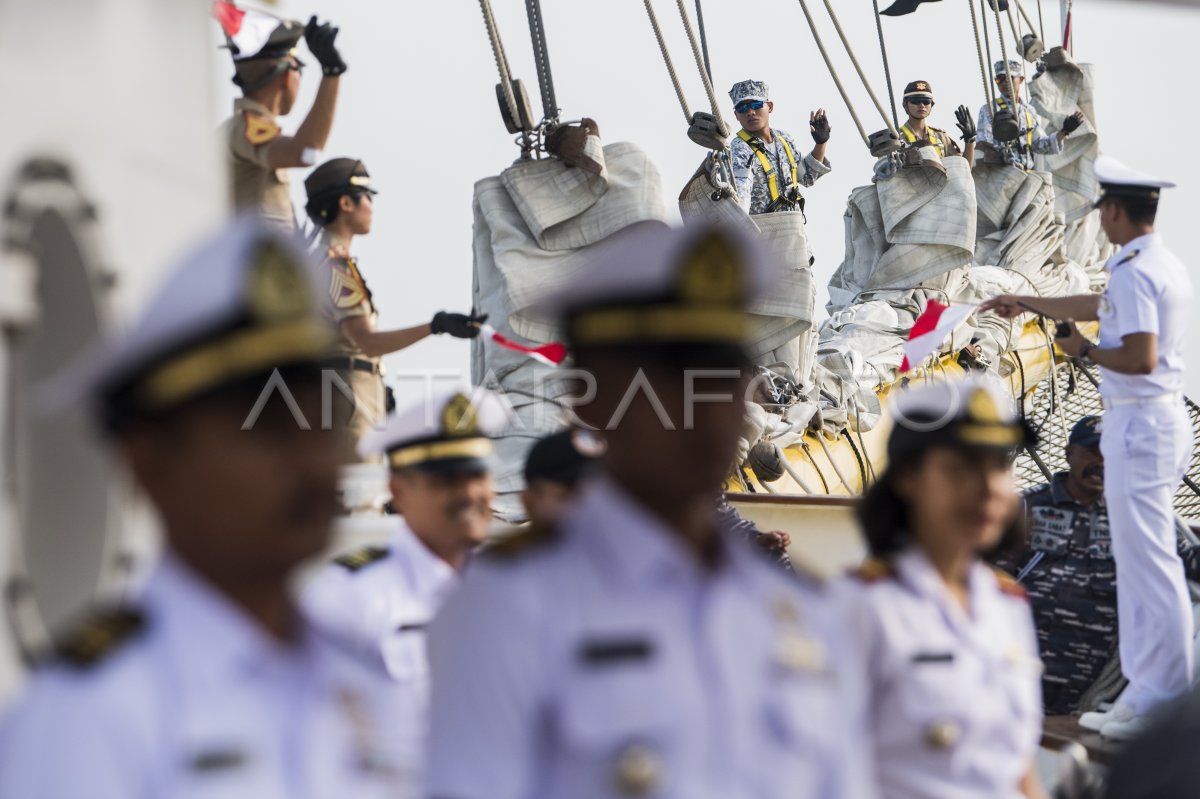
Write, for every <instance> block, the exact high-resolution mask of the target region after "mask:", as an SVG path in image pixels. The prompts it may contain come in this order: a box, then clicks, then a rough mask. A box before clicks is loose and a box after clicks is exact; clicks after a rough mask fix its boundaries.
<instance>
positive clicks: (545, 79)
mask: <svg viewBox="0 0 1200 799" xmlns="http://www.w3.org/2000/svg"><path fill="white" fill-rule="evenodd" d="M525 11H526V14H527V15H528V16H529V38H530V40H531V41H532V42H533V63H534V66H535V68H536V69H537V78H538V88H539V89H540V90H541V94H542V119H543V121H547V120H556V119H558V114H559V108H558V101H557V99H556V98H555V96H554V78H553V76H551V74H550V51H549V50H547V49H546V26H545V24H544V23H543V22H542V3H541V0H525Z"/></svg>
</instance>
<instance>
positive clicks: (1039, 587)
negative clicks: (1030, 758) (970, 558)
mask: <svg viewBox="0 0 1200 799" xmlns="http://www.w3.org/2000/svg"><path fill="white" fill-rule="evenodd" d="M1099 425H1100V417H1098V416H1085V417H1084V418H1082V419H1080V420H1079V421H1078V422H1076V423H1075V426H1074V427H1073V428H1072V430H1071V434H1070V436H1069V437H1068V439H1067V453H1066V454H1067V464H1068V466H1069V469H1068V470H1067V471H1065V472H1059V473H1057V474H1055V475H1054V477H1053V479H1051V481H1050V482H1049V483H1046V484H1045V485H1041V486H1037V487H1036V488H1032V489H1030V490H1029V492H1028V493H1027V494H1026V495H1025V508H1026V516H1027V519H1028V522H1029V535H1028V539H1027V541H1026V545H1025V547H1024V550H1023V551H1022V552H1021V553H1019V554H1017V555H1016V556H1015V557H1013V558H1012V559H1006V560H1005V561H1004V562H1002V563H1001V565H1002V566H1003V567H1004V568H1006V569H1008V570H1009V571H1010V572H1011V573H1013V574H1015V575H1016V576H1017V577H1018V578H1019V579H1020V581H1021V583H1022V584H1023V585H1024V586H1025V589H1026V590H1027V591H1028V592H1029V600H1030V603H1031V604H1032V606H1033V615H1034V623H1035V625H1036V627H1037V632H1038V647H1039V649H1040V650H1041V654H1042V663H1043V664H1044V665H1045V667H1046V670H1045V672H1044V673H1043V674H1042V697H1043V698H1042V702H1043V705H1044V707H1045V710H1046V713H1047V714H1049V715H1063V714H1068V713H1077V712H1078V711H1079V710H1081V709H1085V710H1086V709H1088V708H1080V707H1079V702H1080V699H1081V698H1082V697H1083V695H1084V694H1085V693H1086V692H1087V690H1088V689H1089V688H1090V687H1091V686H1092V684H1093V683H1094V682H1095V681H1096V679H1097V678H1098V677H1099V676H1100V673H1101V671H1103V670H1104V668H1105V666H1106V665H1107V664H1108V663H1109V661H1110V660H1111V659H1112V658H1113V657H1114V656H1115V655H1116V654H1117V582H1116V579H1117V575H1116V565H1115V564H1114V562H1113V556H1112V539H1111V536H1110V534H1109V527H1108V509H1107V507H1106V506H1105V503H1104V456H1103V455H1102V454H1101V453H1100V429H1099ZM1177 538H1178V546H1179V554H1180V557H1181V558H1182V559H1183V563H1184V569H1185V571H1186V572H1187V575H1188V578H1189V579H1191V580H1196V579H1198V578H1200V548H1197V547H1195V546H1193V545H1192V544H1191V542H1190V541H1188V540H1187V539H1186V538H1185V537H1184V536H1183V535H1182V534H1179V535H1178V536H1177Z"/></svg>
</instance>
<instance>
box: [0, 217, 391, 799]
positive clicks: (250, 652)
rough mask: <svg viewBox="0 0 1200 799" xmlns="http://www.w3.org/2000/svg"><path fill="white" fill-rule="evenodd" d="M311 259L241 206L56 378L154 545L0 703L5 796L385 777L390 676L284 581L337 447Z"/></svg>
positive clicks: (272, 788) (300, 551)
mask: <svg viewBox="0 0 1200 799" xmlns="http://www.w3.org/2000/svg"><path fill="white" fill-rule="evenodd" d="M310 268H311V265H309V264H307V263H306V261H305V256H304V254H303V253H302V252H300V251H299V250H298V249H297V248H296V245H295V244H294V243H293V242H292V241H291V240H290V237H288V238H286V239H285V238H284V237H283V234H281V233H276V232H269V231H268V230H267V229H266V228H265V227H264V223H262V222H259V221H253V220H242V221H240V222H238V223H236V224H234V225H233V227H231V228H230V229H229V230H227V231H226V232H225V233H224V234H222V235H221V236H219V237H218V238H216V239H215V240H213V241H211V242H210V243H208V244H207V245H206V246H204V247H203V248H201V249H200V250H199V251H198V252H197V253H196V254H194V255H193V256H192V257H191V258H190V259H188V261H187V262H186V263H185V264H184V265H183V266H182V267H181V268H180V269H179V270H178V271H177V272H174V273H173V274H172V275H171V277H170V278H169V279H168V281H167V283H166V285H165V287H164V288H163V290H162V291H161V292H160V293H159V294H158V295H157V297H156V298H155V300H154V301H153V302H152V303H151V305H150V306H149V308H148V309H147V310H146V311H145V313H144V314H142V316H141V317H140V319H139V320H137V321H136V322H135V323H134V325H133V326H132V328H131V329H130V332H129V333H128V334H127V335H125V336H121V337H118V338H115V339H114V340H113V341H110V342H106V344H107V345H108V346H106V347H104V348H103V349H102V350H100V351H99V353H98V354H97V355H95V357H89V358H88V360H87V362H86V363H85V364H83V365H81V367H79V368H78V369H76V370H73V371H72V373H71V375H70V376H69V377H68V378H67V380H66V381H65V384H64V385H60V386H58V388H59V389H60V390H59V391H56V392H54V395H55V396H56V397H58V398H59V399H62V398H63V396H64V394H74V395H75V396H78V397H79V399H80V401H86V402H89V403H90V404H91V405H92V406H93V407H94V408H95V410H96V411H97V413H98V415H99V416H100V418H101V420H102V422H103V424H104V425H105V427H106V428H107V431H108V433H109V434H110V436H111V439H112V441H113V443H114V445H115V446H116V448H117V450H118V451H119V453H120V455H121V460H122V462H123V465H124V466H126V467H127V468H128V469H129V470H130V472H131V473H132V475H133V477H134V479H135V480H136V482H137V483H138V485H139V486H140V487H141V488H142V489H143V490H144V492H145V494H146V496H147V498H148V499H149V500H150V502H151V503H152V504H153V506H154V507H155V509H156V510H157V511H158V513H159V516H160V518H161V520H162V526H163V532H164V537H165V540H166V552H165V555H164V556H163V557H162V559H161V561H160V562H159V563H158V564H157V565H156V567H155V569H154V571H153V573H152V574H151V576H150V578H149V582H148V584H147V585H146V586H145V587H144V589H142V590H138V591H136V592H135V596H134V598H133V599H131V600H130V601H129V602H127V603H125V604H123V605H121V606H119V607H116V608H113V609H110V610H107V611H98V612H96V613H95V615H94V616H93V618H91V619H90V620H89V621H87V622H86V623H84V624H83V625H82V626H81V627H80V629H79V630H78V631H77V632H76V633H74V634H73V635H70V636H68V637H67V638H66V640H65V641H64V642H63V643H62V644H61V645H60V647H59V648H58V653H57V655H56V656H55V657H54V658H53V659H52V660H51V661H50V662H49V663H47V664H45V665H44V666H42V667H41V668H40V669H38V670H37V672H36V673H35V674H34V675H33V676H32V677H31V679H30V682H29V684H28V687H27V690H26V691H25V693H24V695H23V696H22V697H20V698H19V699H18V700H17V702H16V704H15V706H13V707H12V708H9V709H8V710H7V711H6V712H5V713H4V715H3V716H2V717H0V796H3V797H13V798H14V799H15V798H16V797H21V799H65V798H66V797H88V799H163V798H164V797H172V798H173V797H179V798H182V797H197V798H199V797H211V799H218V797H229V798H230V799H232V798H233V797H239V798H240V797H255V799H342V798H343V797H347V796H354V797H363V798H364V799H367V797H378V799H383V797H392V796H395V795H396V791H397V789H398V787H399V786H400V785H401V784H402V782H401V780H402V776H403V775H402V774H401V773H400V768H401V763H400V762H399V759H398V758H397V757H396V756H395V751H396V749H397V746H398V733H397V729H396V724H395V721H394V719H395V718H396V716H397V713H398V712H399V708H398V707H397V705H396V703H395V695H394V692H393V684H392V683H391V682H390V681H388V680H387V679H386V677H385V676H384V675H383V674H382V673H381V672H379V671H374V670H372V669H371V668H370V664H366V663H363V662H360V661H359V660H357V659H356V658H355V657H354V656H353V655H352V654H351V653H348V652H347V651H345V650H344V649H343V648H342V647H341V646H340V645H339V644H338V643H337V642H336V641H334V640H332V639H330V638H329V637H326V636H324V635H322V634H321V632H320V631H319V630H318V629H317V628H316V627H315V626H314V625H313V624H312V623H311V621H310V620H309V619H308V618H307V617H306V616H305V614H304V613H303V612H301V610H300V609H299V608H298V607H297V605H296V603H295V602H294V601H293V600H292V598H291V595H290V594H289V590H288V579H289V576H290V573H291V572H292V571H293V570H294V569H295V567H296V566H297V565H298V564H299V563H300V562H301V561H303V560H305V559H307V558H310V557H313V556H314V555H316V554H317V553H319V552H320V551H321V550H322V549H323V548H324V547H325V546H326V545H327V543H328V539H329V535H330V532H331V530H332V525H333V520H334V517H335V515H336V514H337V512H338V501H337V476H338V466H339V464H340V463H341V462H342V461H343V459H344V454H345V453H344V452H343V451H342V443H341V442H342V441H343V440H344V439H343V438H342V437H341V436H340V435H339V432H338V431H336V430H322V429H321V428H320V419H321V418H322V410H324V409H323V408H322V393H323V392H322V378H321V367H320V363H321V361H322V360H323V359H325V358H327V357H328V356H329V354H330V352H332V350H333V342H334V339H333V331H332V330H331V329H330V328H329V327H328V325H327V324H326V323H325V322H323V321H322V320H321V319H320V317H319V316H318V305H317V302H316V298H317V296H319V294H318V291H319V289H317V288H316V283H315V281H313V280H311V278H312V277H313V275H312V274H306V272H308V271H309V270H310ZM333 416H334V417H335V418H341V417H339V415H338V414H333Z"/></svg>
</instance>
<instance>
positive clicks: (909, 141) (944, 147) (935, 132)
mask: <svg viewBox="0 0 1200 799" xmlns="http://www.w3.org/2000/svg"><path fill="white" fill-rule="evenodd" d="M900 138H901V140H902V141H903V142H904V143H905V144H906V145H908V146H912V147H924V146H926V145H929V146H933V147H936V148H937V151H938V155H940V156H941V157H942V158H946V157H947V156H951V155H962V150H960V149H959V147H958V142H956V141H954V139H952V138H950V134H949V133H947V132H946V131H944V130H942V129H941V128H935V127H934V126H933V125H926V126H925V135H924V136H918V135H917V134H916V133H914V132H913V130H912V128H910V127H909V126H908V123H907V122H905V123H904V124H903V125H901V126H900Z"/></svg>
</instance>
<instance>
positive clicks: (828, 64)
mask: <svg viewBox="0 0 1200 799" xmlns="http://www.w3.org/2000/svg"><path fill="white" fill-rule="evenodd" d="M646 2H650V0H646ZM800 8H801V9H803V10H804V17H805V18H806V19H807V20H808V29H809V30H811V31H812V35H813V41H815V42H816V43H817V49H818V50H820V51H821V57H822V58H823V59H825V68H826V69H828V70H829V76H830V77H831V78H833V85H834V86H836V87H837V90H838V94H840V95H842V102H844V103H845V104H846V110H847V111H849V112H850V118H851V119H852V120H854V127H856V128H858V135H859V136H862V140H863V144H865V145H867V146H868V147H870V146H871V140H870V139H869V138H867V131H866V130H865V129H863V126H862V122H861V121H860V120H859V118H858V114H857V113H855V111H854V104H853V103H851V102H850V96H849V95H848V94H846V87H845V86H843V85H842V79H841V78H840V77H839V76H838V73H837V68H835V67H834V66H833V61H831V60H830V58H829V51H828V50H826V49H825V43H824V42H822V41H821V34H820V33H818V32H817V25H816V22H814V21H813V16H812V13H811V12H810V11H809V10H808V3H807V2H805V0H800ZM897 127H899V126H897ZM818 473H819V472H818Z"/></svg>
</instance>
